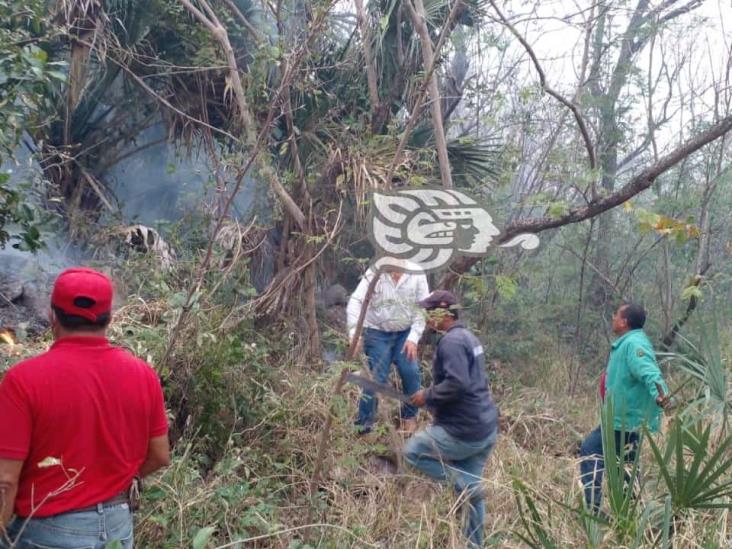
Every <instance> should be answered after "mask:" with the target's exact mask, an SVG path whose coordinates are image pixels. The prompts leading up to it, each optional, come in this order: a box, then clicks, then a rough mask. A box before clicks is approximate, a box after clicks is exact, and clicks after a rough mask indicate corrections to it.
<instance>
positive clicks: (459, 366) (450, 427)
mask: <svg viewBox="0 0 732 549" xmlns="http://www.w3.org/2000/svg"><path fill="white" fill-rule="evenodd" d="M433 370H434V371H433V378H434V379H433V381H434V388H433V389H432V390H431V391H429V392H428V393H427V397H426V402H427V405H428V406H431V407H433V413H434V420H435V425H441V426H442V427H444V428H445V429H446V430H447V431H448V432H449V433H450V434H451V435H453V436H455V437H457V438H460V439H462V440H480V439H482V438H485V437H487V436H488V435H490V434H491V433H492V432H493V431H495V429H496V426H497V424H498V410H497V408H496V406H495V404H494V403H493V399H492V398H491V393H490V388H489V386H488V377H487V375H486V368H485V354H484V352H483V346H482V345H481V343H480V341H479V340H478V338H477V337H475V335H473V333H472V332H470V330H468V329H466V328H465V327H464V326H463V325H462V324H461V323H459V322H456V323H455V324H454V325H453V326H452V327H451V328H450V329H449V330H448V331H447V333H446V334H445V335H444V336H442V338H441V339H440V341H439V343H438V346H437V351H436V355H435V361H434V364H433Z"/></svg>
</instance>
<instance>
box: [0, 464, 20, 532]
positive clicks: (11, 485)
mask: <svg viewBox="0 0 732 549" xmlns="http://www.w3.org/2000/svg"><path fill="white" fill-rule="evenodd" d="M22 469H23V461H21V460H15V459H0V541H2V534H3V530H4V528H5V526H6V525H7V524H8V522H10V517H11V516H13V507H14V506H15V496H16V494H17V493H18V482H19V481H20V471H21V470H22Z"/></svg>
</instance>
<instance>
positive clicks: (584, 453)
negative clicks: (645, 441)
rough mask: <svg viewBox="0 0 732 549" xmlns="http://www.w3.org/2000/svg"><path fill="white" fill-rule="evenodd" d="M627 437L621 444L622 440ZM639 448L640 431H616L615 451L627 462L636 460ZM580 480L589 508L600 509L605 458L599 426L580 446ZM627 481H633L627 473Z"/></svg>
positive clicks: (592, 509) (594, 510)
mask: <svg viewBox="0 0 732 549" xmlns="http://www.w3.org/2000/svg"><path fill="white" fill-rule="evenodd" d="M623 438H624V439H625V440H624V442H623V443H622V444H621V440H622V439H623ZM637 450H638V433H633V432H627V433H625V436H623V432H622V431H615V452H616V455H618V456H620V455H623V456H624V461H625V463H633V462H635V455H636V452H637ZM580 458H581V459H582V461H580V480H581V482H582V485H583V486H584V491H585V503H586V504H587V508H588V509H589V510H591V511H593V512H595V513H596V512H598V511H599V510H600V503H601V502H602V478H603V476H604V474H605V458H604V452H603V447H602V428H601V427H597V429H595V430H594V431H592V432H591V433H590V434H589V435H587V437H585V440H583V441H582V446H580ZM625 481H626V483H630V482H631V478H630V475H629V474H628V473H627V471H626V474H625Z"/></svg>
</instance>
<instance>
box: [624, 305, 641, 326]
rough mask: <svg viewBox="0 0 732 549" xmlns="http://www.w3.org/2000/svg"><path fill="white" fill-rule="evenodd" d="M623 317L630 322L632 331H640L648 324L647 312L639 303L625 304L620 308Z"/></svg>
mask: <svg viewBox="0 0 732 549" xmlns="http://www.w3.org/2000/svg"><path fill="white" fill-rule="evenodd" d="M620 314H621V316H622V317H623V318H624V319H625V320H627V321H628V327H629V328H630V329H631V330H640V329H641V328H643V326H644V325H645V324H646V310H645V309H644V308H643V305H638V304H637V303H624V304H623V305H621V306H620Z"/></svg>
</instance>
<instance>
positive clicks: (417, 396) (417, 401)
mask: <svg viewBox="0 0 732 549" xmlns="http://www.w3.org/2000/svg"><path fill="white" fill-rule="evenodd" d="M412 345H414V344H412ZM415 347H416V345H415ZM409 402H410V403H411V404H412V405H413V406H416V407H417V408H421V407H422V406H424V405H425V394H424V389H420V390H419V391H417V392H416V393H414V394H413V395H412V397H411V398H410V399H409Z"/></svg>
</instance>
